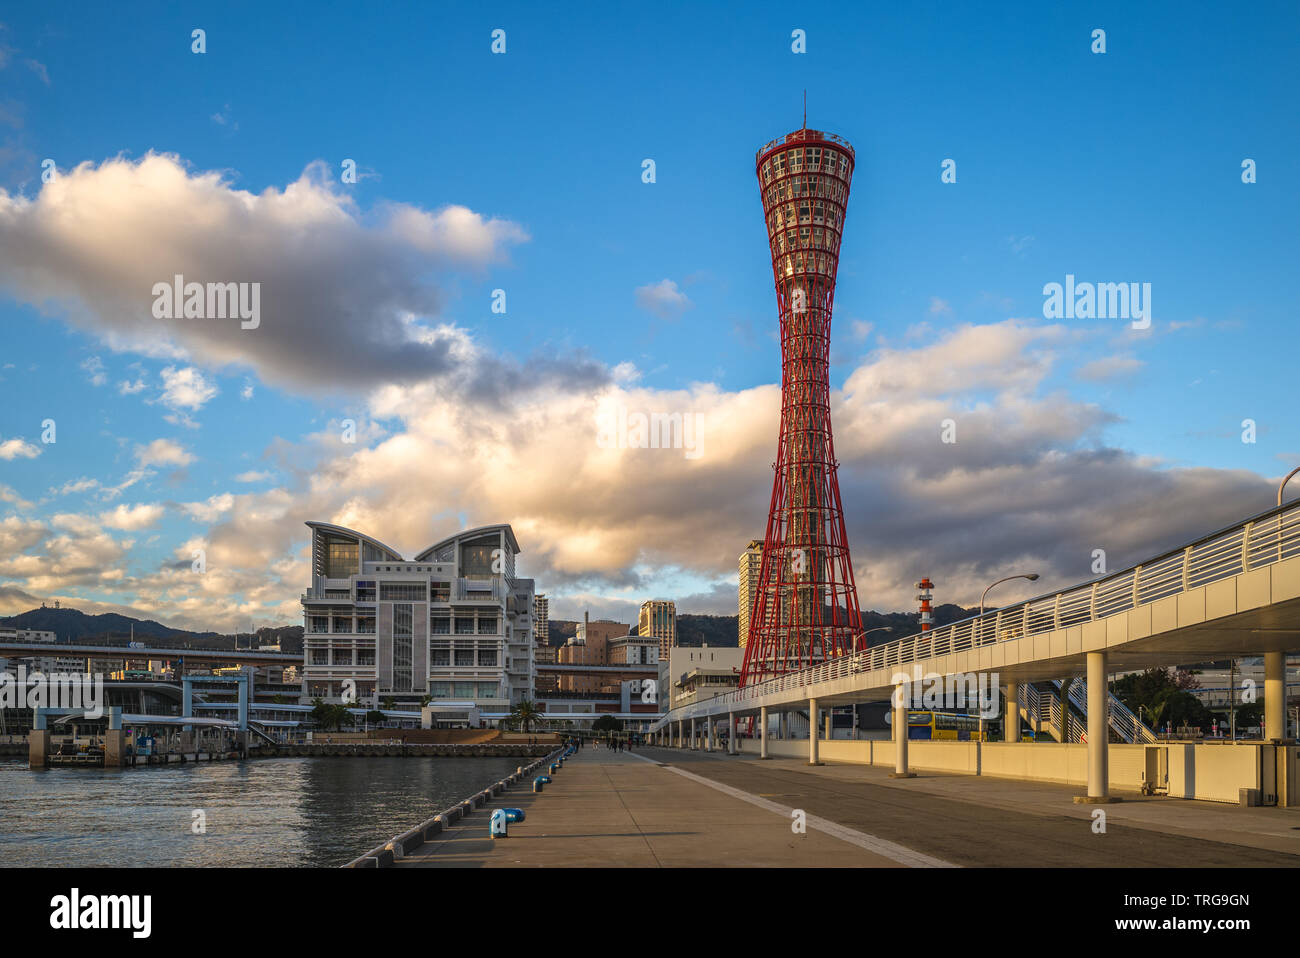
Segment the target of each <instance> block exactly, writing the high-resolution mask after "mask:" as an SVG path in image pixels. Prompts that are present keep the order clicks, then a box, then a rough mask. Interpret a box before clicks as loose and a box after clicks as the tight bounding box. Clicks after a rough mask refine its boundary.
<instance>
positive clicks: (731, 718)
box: [727, 712, 739, 755]
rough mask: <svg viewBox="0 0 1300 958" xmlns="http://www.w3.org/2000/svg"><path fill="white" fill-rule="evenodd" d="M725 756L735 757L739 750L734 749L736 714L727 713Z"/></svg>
mask: <svg viewBox="0 0 1300 958" xmlns="http://www.w3.org/2000/svg"><path fill="white" fill-rule="evenodd" d="M727 754H728V755H737V754H739V749H737V748H736V713H735V712H728V713H727Z"/></svg>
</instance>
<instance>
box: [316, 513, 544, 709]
mask: <svg viewBox="0 0 1300 958" xmlns="http://www.w3.org/2000/svg"><path fill="white" fill-rule="evenodd" d="M307 525H308V526H309V527H310V528H311V530H312V579H311V585H310V586H309V588H308V590H307V592H306V594H304V595H303V597H302V607H303V618H304V629H305V634H304V636H303V685H304V692H305V694H306V696H307V698H308V699H311V698H316V697H318V696H319V697H320V698H322V699H325V700H326V701H334V702H338V701H341V700H342V699H343V698H344V697H345V696H346V695H347V693H348V692H349V691H350V690H355V692H356V696H357V698H356V701H357V702H358V703H359V704H360V705H368V704H370V703H372V702H376V701H381V702H382V701H383V700H384V699H392V700H393V701H394V702H395V703H405V704H406V705H407V706H411V705H418V704H419V703H420V702H421V701H422V700H423V699H424V697H425V696H426V695H427V696H430V697H431V698H432V703H431V704H432V705H434V706H438V705H439V703H440V701H443V700H446V701H449V702H456V703H467V702H468V703H473V704H474V705H475V706H478V707H481V708H483V710H484V711H493V712H499V711H504V710H506V709H508V708H509V707H510V706H512V705H514V704H515V703H517V702H519V701H520V700H521V699H524V698H530V697H531V696H532V694H533V629H532V615H533V580H532V579H519V578H516V577H515V556H516V555H518V554H519V552H520V549H519V543H518V542H517V541H516V540H515V534H514V531H513V530H512V529H511V528H510V526H508V525H505V524H501V525H491V526H482V527H480V528H477V529H469V530H466V531H465V532H461V533H459V534H458V535H454V536H451V537H449V538H447V539H443V540H442V541H441V542H437V543H435V544H434V545H432V546H430V547H429V548H427V549H425V550H424V551H423V552H421V553H420V554H419V555H417V556H416V557H415V558H414V559H403V558H402V557H401V556H400V555H398V553H397V552H395V551H394V550H392V549H390V548H389V547H388V546H386V545H384V544H383V543H382V542H379V541H378V540H376V539H372V538H371V537H370V536H367V535H363V534H362V533H360V532H355V531H353V530H351V529H345V528H343V527H342V526H335V525H331V524H329V523H326V522H309V523H307Z"/></svg>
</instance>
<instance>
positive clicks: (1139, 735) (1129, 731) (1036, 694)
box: [1020, 679, 1158, 744]
mask: <svg viewBox="0 0 1300 958" xmlns="http://www.w3.org/2000/svg"><path fill="white" fill-rule="evenodd" d="M1108 694H1110V709H1109V711H1110V731H1111V735H1112V737H1113V739H1114V740H1116V741H1120V742H1127V743H1129V744H1136V743H1147V742H1156V741H1158V739H1157V738H1156V733H1155V732H1153V731H1151V729H1149V728H1148V727H1147V726H1146V725H1144V724H1143V723H1142V722H1141V721H1140V720H1139V719H1138V717H1137V716H1136V715H1134V714H1133V713H1132V712H1131V711H1130V710H1129V708H1128V706H1126V705H1125V704H1124V703H1123V702H1121V701H1120V700H1119V699H1117V698H1116V697H1115V695H1114V694H1113V693H1108ZM1020 714H1021V716H1022V717H1023V718H1024V720H1025V721H1026V722H1028V723H1029V725H1030V726H1031V727H1032V728H1034V729H1039V730H1044V731H1046V732H1048V733H1049V734H1050V735H1051V736H1052V738H1054V739H1056V740H1057V741H1058V742H1081V741H1084V736H1085V734H1086V733H1087V731H1088V726H1087V720H1088V683H1087V682H1085V681H1084V680H1083V679H1076V680H1075V681H1073V682H1071V683H1070V690H1069V705H1067V706H1065V707H1063V706H1062V702H1061V683H1060V682H1059V681H1058V680H1055V679H1053V680H1052V681H1050V682H1034V683H1032V684H1031V683H1025V684H1023V685H1021V686H1020ZM1063 732H1064V734H1063Z"/></svg>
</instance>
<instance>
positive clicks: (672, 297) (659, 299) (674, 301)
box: [636, 279, 691, 319]
mask: <svg viewBox="0 0 1300 958" xmlns="http://www.w3.org/2000/svg"><path fill="white" fill-rule="evenodd" d="M636 304H637V305H638V306H640V307H641V308H642V309H644V310H646V311H647V312H650V313H654V314H655V315H656V316H658V317H660V318H661V319H674V318H676V317H677V316H680V315H681V314H682V313H683V312H685V311H686V310H687V309H689V308H690V307H691V301H690V299H688V298H687V296H686V294H685V293H683V292H682V291H681V290H679V289H678V288H677V284H676V283H675V282H674V281H673V280H671V279H661V280H660V281H659V282H657V283H651V284H650V285H648V286H638V287H637V288H636Z"/></svg>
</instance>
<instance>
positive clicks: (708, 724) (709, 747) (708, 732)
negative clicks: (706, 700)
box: [704, 715, 713, 752]
mask: <svg viewBox="0 0 1300 958" xmlns="http://www.w3.org/2000/svg"><path fill="white" fill-rule="evenodd" d="M704 751H706V752H712V751H713V716H712V715H710V716H709V717H708V718H706V719H705V720H704Z"/></svg>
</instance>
